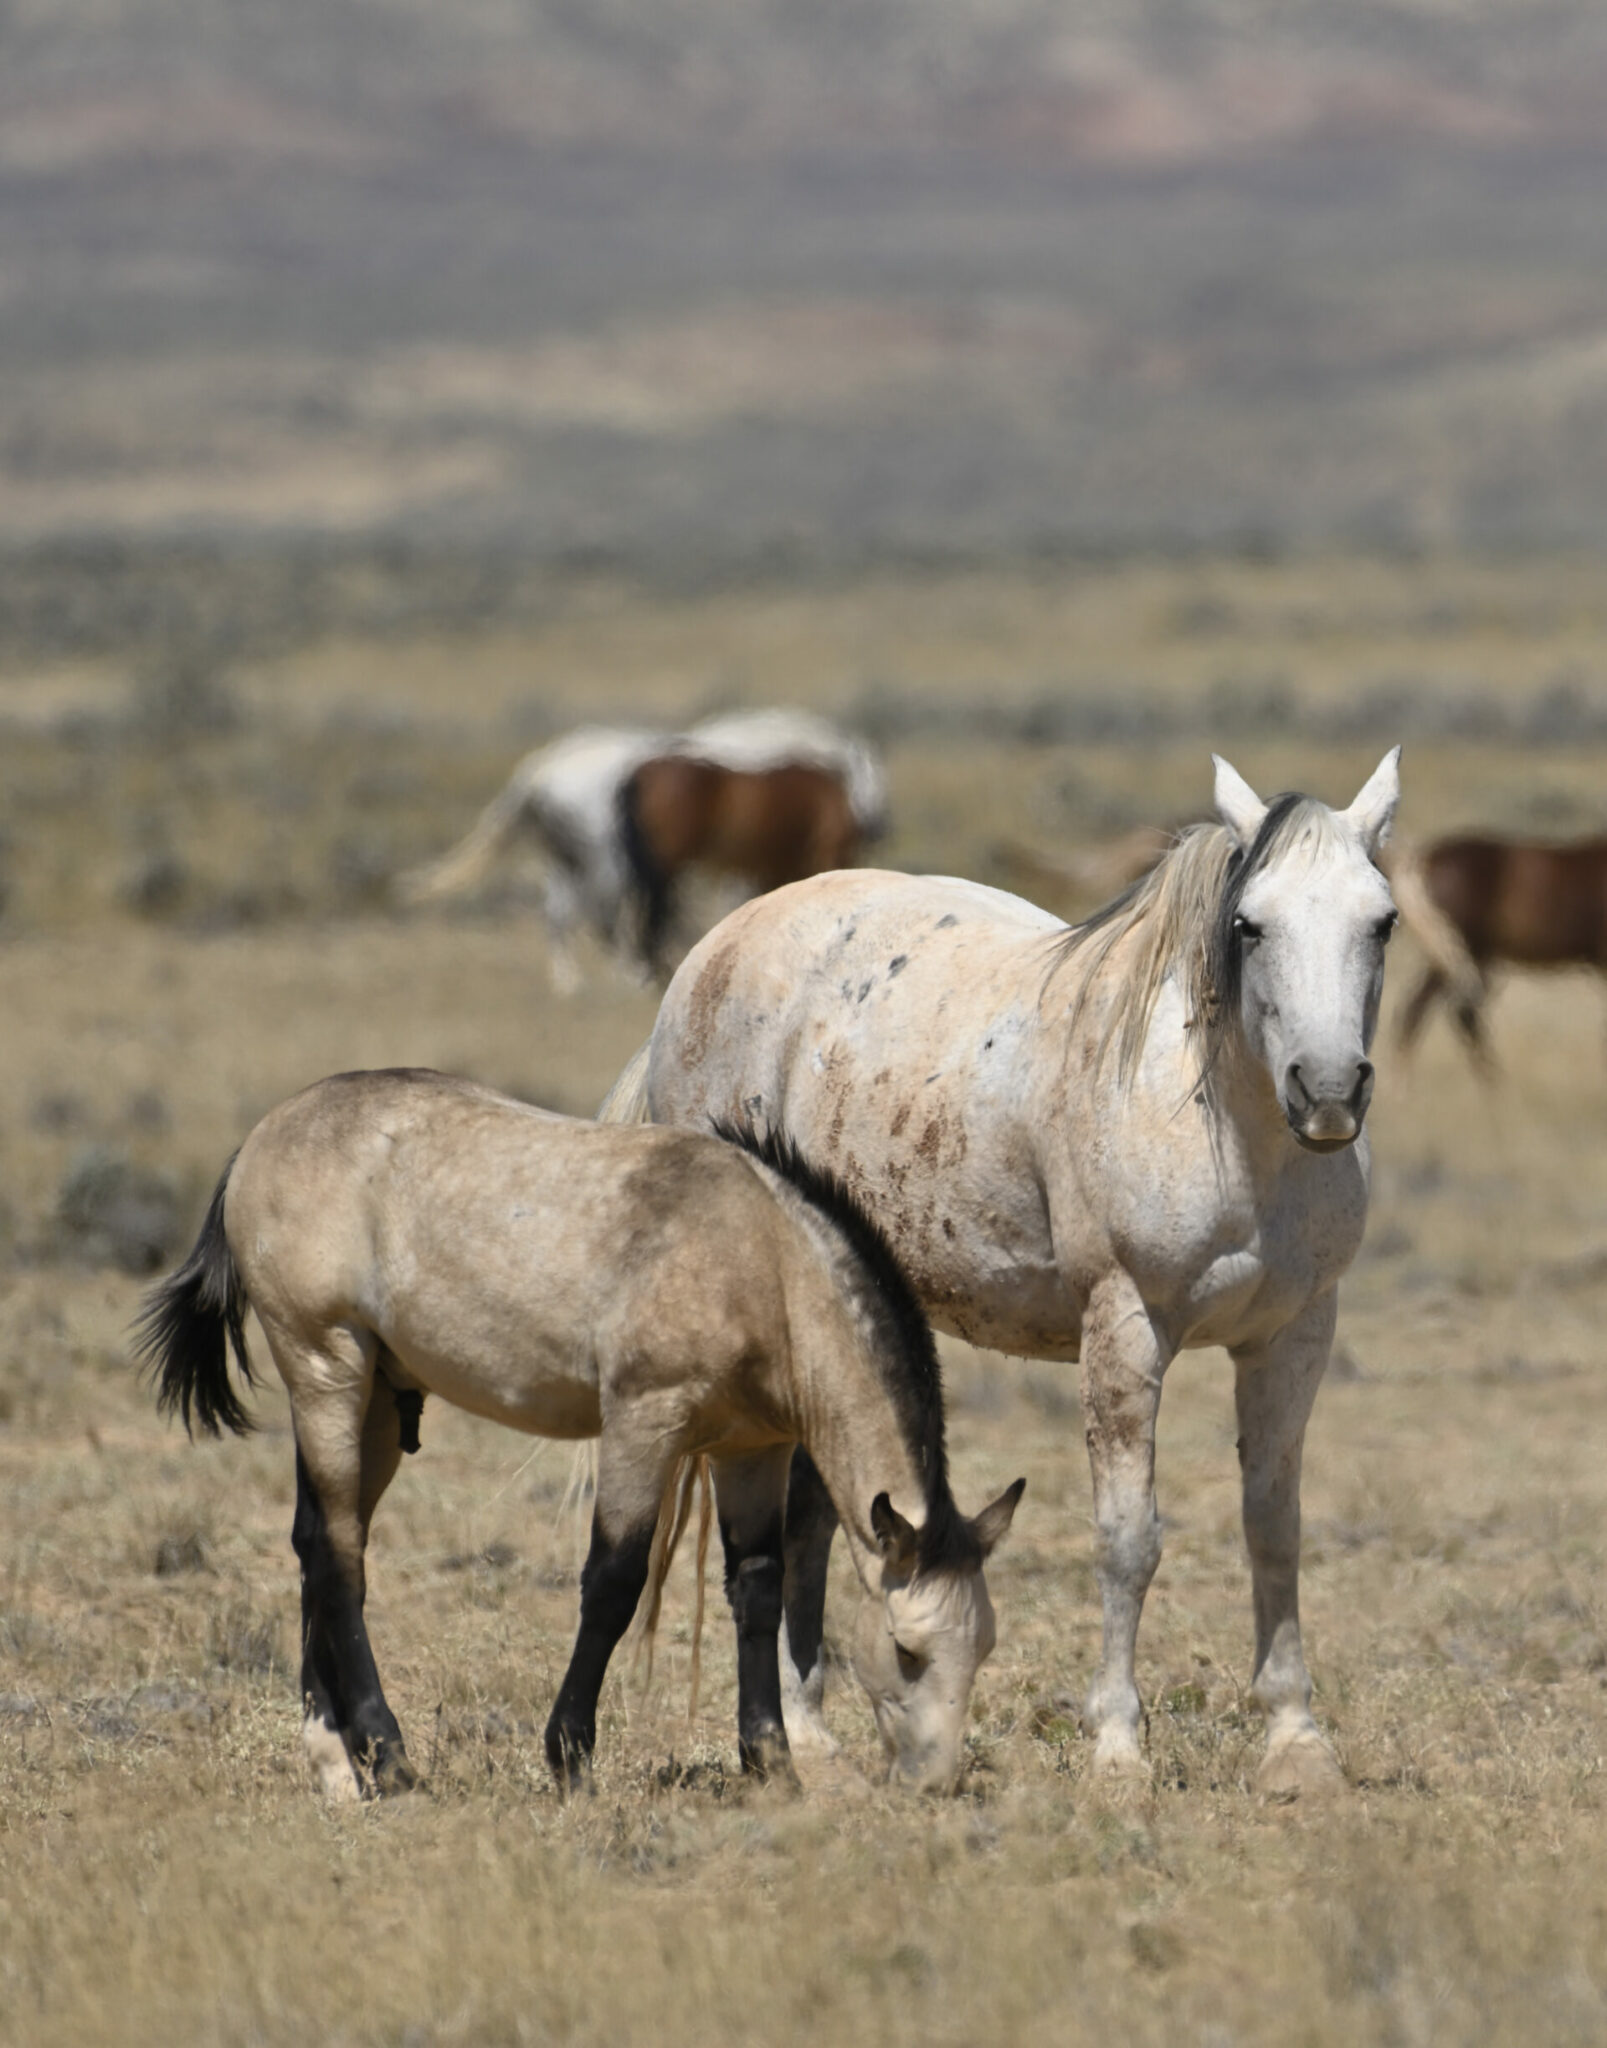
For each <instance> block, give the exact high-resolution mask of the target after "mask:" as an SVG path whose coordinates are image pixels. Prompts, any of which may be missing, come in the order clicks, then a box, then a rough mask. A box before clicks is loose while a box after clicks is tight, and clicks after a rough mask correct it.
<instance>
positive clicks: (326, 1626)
mask: <svg viewBox="0 0 1607 2048" xmlns="http://www.w3.org/2000/svg"><path fill="white" fill-rule="evenodd" d="M290 1540H291V1542H292V1544H293V1545H294V1546H295V1551H296V1556H297V1557H298V1558H299V1559H300V1561H301V1693H302V1704H303V1707H304V1709H305V1711H306V1713H307V1715H308V1717H309V1719H310V1720H316V1721H322V1723H323V1724H324V1727H325V1728H326V1729H327V1730H328V1731H329V1733H330V1735H331V1737H332V1738H333V1739H335V1740H339V1741H340V1742H342V1743H344V1744H345V1746H346V1749H347V1751H348V1752H349V1754H350V1756H351V1758H352V1760H353V1762H354V1763H355V1764H356V1765H357V1767H358V1769H359V1770H361V1771H363V1772H365V1773H367V1775H368V1776H369V1778H370V1779H371V1781H372V1784H373V1787H374V1789H375V1791H377V1792H403V1791H406V1790H407V1789H408V1788H409V1787H410V1786H412V1785H413V1784H414V1783H415V1782H416V1781H415V1777H414V1772H413V1767H412V1765H411V1764H409V1762H408V1760H407V1752H406V1750H405V1749H404V1747H403V1745H402V1731H401V1730H400V1728H398V1726H397V1725H396V1716H395V1715H394V1714H393V1713H392V1712H391V1710H390V1707H389V1706H388V1705H387V1703H386V1699H385V1694H384V1691H383V1689H382V1688H381V1686H380V1682H379V1669H378V1667H377V1666H376V1664H375V1662H374V1652H373V1650H372V1648H371V1646H370V1644H369V1640H368V1629H367V1626H366V1624H365V1623H364V1621H363V1592H364V1588H363V1572H362V1561H361V1559H360V1558H359V1559H358V1560H357V1561H356V1562H355V1564H354V1563H353V1562H352V1561H351V1560H349V1559H346V1558H343V1557H341V1556H340V1555H339V1553H338V1552H337V1550H336V1548H335V1545H334V1543H333V1541H332V1540H331V1538H330V1533H329V1523H328V1519H327V1517H326V1516H325V1513H324V1506H323V1502H322V1501H321V1500H320V1498H319V1495H318V1490H317V1488H316V1486H315V1485H314V1484H313V1480H312V1475H311V1473H310V1472H309V1471H308V1469H307V1461H306V1459H305V1458H304V1457H303V1456H302V1454H301V1451H300V1449H299V1448H298V1449H297V1452H296V1518H295V1521H294V1523H293V1524H292V1527H291V1534H290Z"/></svg>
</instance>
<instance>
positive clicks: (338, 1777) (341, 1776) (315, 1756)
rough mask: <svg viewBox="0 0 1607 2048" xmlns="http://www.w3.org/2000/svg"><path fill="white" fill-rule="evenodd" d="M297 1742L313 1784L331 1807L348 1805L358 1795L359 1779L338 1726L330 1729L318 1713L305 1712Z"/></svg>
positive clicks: (359, 1792)
mask: <svg viewBox="0 0 1607 2048" xmlns="http://www.w3.org/2000/svg"><path fill="white" fill-rule="evenodd" d="M301 1745H302V1748H303V1749H304V1750H305V1751H306V1752H307V1762H308V1763H309V1764H310V1765H311V1767H312V1775H313V1783H314V1784H315V1785H316V1786H317V1787H318V1790H319V1792H320V1793H321V1794H322V1796H323V1797H324V1798H325V1799H327V1800H328V1801H329V1803H330V1805H331V1806H352V1805H355V1804H356V1802H357V1801H358V1800H359V1799H361V1798H362V1796H363V1787H362V1782H361V1780H360V1779H359V1778H358V1775H357V1772H356V1770H355V1768H354V1767H353V1764H352V1759H351V1752H350V1750H348V1749H347V1747H346V1743H345V1739H344V1737H343V1736H342V1735H341V1733H340V1730H339V1729H338V1728H331V1727H330V1725H329V1723H328V1722H327V1721H325V1720H324V1719H323V1718H322V1717H321V1716H320V1715H317V1714H309V1715H308V1716H307V1718H306V1720H305V1721H303V1722H302V1724H301Z"/></svg>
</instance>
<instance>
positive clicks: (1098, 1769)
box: [1090, 1727, 1150, 1786]
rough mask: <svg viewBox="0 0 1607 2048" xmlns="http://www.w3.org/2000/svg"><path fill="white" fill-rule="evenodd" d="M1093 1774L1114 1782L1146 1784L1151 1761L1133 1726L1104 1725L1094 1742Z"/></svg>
mask: <svg viewBox="0 0 1607 2048" xmlns="http://www.w3.org/2000/svg"><path fill="white" fill-rule="evenodd" d="M1090 1770H1091V1772H1092V1775H1093V1776H1094V1777H1096V1778H1102V1779H1105V1780H1107V1781H1108V1782H1109V1783H1110V1784H1112V1785H1135V1786H1138V1785H1147V1784H1148V1783H1149V1781H1150V1770H1149V1763H1148V1761H1147V1759H1146V1758H1145V1755H1144V1752H1143V1751H1142V1750H1141V1749H1140V1748H1139V1746H1138V1738H1137V1736H1136V1735H1134V1734H1133V1732H1132V1730H1131V1729H1130V1728H1111V1727H1105V1728H1101V1729H1100V1731H1099V1736H1098V1739H1097V1740H1096V1742H1095V1743H1094V1760H1093V1763H1092V1765H1091V1766H1090Z"/></svg>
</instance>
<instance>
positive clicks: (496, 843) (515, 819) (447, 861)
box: [395, 768, 530, 903]
mask: <svg viewBox="0 0 1607 2048" xmlns="http://www.w3.org/2000/svg"><path fill="white" fill-rule="evenodd" d="M529 801H530V789H529V785H528V781H527V778H526V776H525V775H524V774H523V772H522V768H521V769H516V770H515V772H514V775H513V778H512V780H511V781H510V782H509V783H508V785H507V787H506V788H505V789H503V790H501V791H500V792H499V793H498V794H497V795H496V796H494V797H493V798H492V799H491V801H490V803H488V804H487V805H486V807H485V809H484V810H483V811H482V812H481V813H480V815H479V817H478V818H476V819H475V821H474V823H473V825H472V826H470V828H469V830H468V832H467V833H466V834H465V835H464V837H463V838H462V839H460V840H459V841H458V843H457V845H456V846H454V847H452V848H451V849H450V851H448V852H446V853H443V854H442V855H441V857H440V859H439V860H431V861H425V862H423V863H422V864H421V865H420V866H418V867H416V868H408V869H407V870H406V871H405V873H403V874H400V875H398V876H397V877H396V883H395V888H396V894H397V896H398V897H399V898H400V899H401V901H402V902H404V903H430V902H433V901H435V900H436V899H437V898H438V897H441V896H458V895H461V894H462V892H463V891H464V890H465V889H472V888H473V887H474V885H475V883H476V882H478V881H479V880H480V879H481V877H482V876H483V875H484V874H485V872H486V870H487V869H488V868H489V867H490V865H491V863H492V862H493V861H494V860H495V859H496V857H497V855H498V854H499V853H500V852H501V851H502V849H503V847H504V846H505V845H506V844H507V842H508V840H509V839H511V838H512V836H513V834H514V833H515V832H516V831H517V830H518V828H519V825H520V823H521V821H522V819H523V817H524V814H525V810H526V807H527V806H528V804H529Z"/></svg>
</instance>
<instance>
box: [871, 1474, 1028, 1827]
mask: <svg viewBox="0 0 1607 2048" xmlns="http://www.w3.org/2000/svg"><path fill="white" fill-rule="evenodd" d="M1026 1483H1027V1482H1026V1481H1025V1480H1024V1479H1018V1480H1017V1481H1016V1482H1015V1484H1014V1485H1013V1486H1010V1487H1006V1489H1005V1491H1004V1492H1003V1493H1001V1494H1000V1495H999V1498H998V1499H997V1500H996V1501H994V1502H992V1503H991V1505H989V1506H988V1507H985V1508H984V1509H983V1510H982V1512H981V1514H979V1515H973V1516H971V1517H970V1518H967V1517H966V1516H964V1515H962V1514H961V1513H960V1512H959V1510H958V1509H957V1508H956V1507H955V1506H954V1504H953V1502H952V1501H949V1502H947V1504H946V1508H945V1509H942V1510H939V1511H938V1512H937V1513H936V1514H932V1515H929V1517H928V1520H927V1522H926V1523H925V1524H924V1525H923V1526H922V1527H921V1528H919V1529H917V1528H916V1527H915V1526H914V1525H913V1523H911V1522H908V1521H906V1520H905V1518H904V1517H903V1516H902V1515H901V1514H900V1513H899V1512H898V1510H897V1509H896V1508H895V1507H894V1506H893V1504H892V1502H891V1501H890V1500H889V1499H888V1497H887V1495H886V1494H885V1493H880V1494H878V1495H877V1496H876V1499H875V1501H874V1502H873V1503H872V1505H871V1525H872V1527H873V1528H874V1530H875V1532H876V1541H877V1543H878V1544H879V1545H880V1547H881V1553H882V1585H881V1598H880V1600H876V1599H869V1600H867V1601H866V1602H865V1604H864V1606H863V1607H862V1608H861V1609H860V1615H859V1625H858V1628H857V1630H856V1632H855V1636H854V1671H855V1673H856V1675H857V1677H858V1679H859V1682H860V1684H861V1685H863V1686H864V1688H865V1690H866V1692H867V1693H868V1694H869V1696H870V1703H871V1709H872V1711H873V1712H874V1714H875V1716H876V1726H877V1729H878V1731H879V1732H880V1734H881V1738H882V1746H883V1748H884V1749H885V1750H886V1752H887V1760H888V1773H889V1776H890V1777H891V1778H892V1779H893V1781H894V1783H895V1784H903V1785H910V1786H913V1787H914V1788H915V1789H916V1790H917V1791H921V1792H952V1791H953V1790H954V1787H955V1785H956V1784H957V1783H958V1781H959V1776H960V1765H961V1762H962V1760H963V1757H964V1747H965V1721H966V1708H967V1706H968V1704H969V1702H970V1698H971V1686H972V1684H973V1682H974V1680H975V1678H976V1675H977V1671H978V1670H979V1668H980V1667H981V1665H982V1663H983V1661H984V1660H985V1659H986V1658H987V1657H988V1656H989V1655H991V1653H992V1650H993V1643H994V1634H995V1631H994V1623H993V1602H992V1601H991V1600H990V1599H989V1598H988V1587H987V1581H986V1579H985V1578H984V1577H983V1575H982V1567H983V1564H984V1563H985V1562H986V1560H987V1558H988V1556H989V1554H990V1553H991V1552H992V1551H993V1550H994V1549H995V1547H996V1546H997V1545H998V1544H999V1542H1000V1541H1001V1540H1002V1538H1003V1537H1004V1534H1005V1532H1006V1530H1007V1529H1008V1528H1009V1527H1010V1522H1011V1518H1012V1517H1013V1516H1014V1514H1015V1511H1016V1503H1017V1501H1019V1500H1020V1498H1021V1494H1022V1490H1023V1488H1024V1487H1025V1486H1026Z"/></svg>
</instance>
